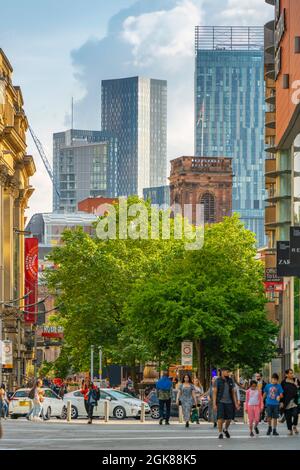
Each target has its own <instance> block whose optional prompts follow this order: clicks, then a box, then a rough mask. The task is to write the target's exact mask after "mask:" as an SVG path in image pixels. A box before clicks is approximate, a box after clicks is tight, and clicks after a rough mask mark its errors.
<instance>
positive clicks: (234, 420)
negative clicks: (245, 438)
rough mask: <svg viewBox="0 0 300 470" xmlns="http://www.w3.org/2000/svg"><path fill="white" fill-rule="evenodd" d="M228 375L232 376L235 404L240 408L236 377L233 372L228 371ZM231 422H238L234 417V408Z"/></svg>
mask: <svg viewBox="0 0 300 470" xmlns="http://www.w3.org/2000/svg"><path fill="white" fill-rule="evenodd" d="M229 377H231V378H232V381H233V383H234V391H235V393H236V399H237V406H238V408H240V407H241V394H240V388H239V386H238V383H237V381H236V379H235V376H234V373H233V372H230V374H229ZM233 422H234V423H237V422H238V421H237V419H236V417H235V410H234V415H233Z"/></svg>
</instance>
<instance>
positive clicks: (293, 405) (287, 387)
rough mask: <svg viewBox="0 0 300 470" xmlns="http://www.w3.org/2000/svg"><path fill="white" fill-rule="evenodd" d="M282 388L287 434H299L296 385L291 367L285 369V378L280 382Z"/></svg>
mask: <svg viewBox="0 0 300 470" xmlns="http://www.w3.org/2000/svg"><path fill="white" fill-rule="evenodd" d="M281 386H282V388H283V399H282V403H283V407H284V414H285V419H286V424H287V428H288V435H289V436H292V435H293V432H294V433H295V434H299V431H298V428H297V425H298V387H297V385H296V381H295V377H294V371H293V369H287V370H286V371H285V379H284V380H283V381H282V382H281Z"/></svg>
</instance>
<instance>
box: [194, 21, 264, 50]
mask: <svg viewBox="0 0 300 470" xmlns="http://www.w3.org/2000/svg"><path fill="white" fill-rule="evenodd" d="M263 48H264V27H263V26H196V29H195V50H196V52H197V51H198V50H220V51H233V50H234V51H240V50H241V51H245V50H251V51H255V50H257V51H261V50H263Z"/></svg>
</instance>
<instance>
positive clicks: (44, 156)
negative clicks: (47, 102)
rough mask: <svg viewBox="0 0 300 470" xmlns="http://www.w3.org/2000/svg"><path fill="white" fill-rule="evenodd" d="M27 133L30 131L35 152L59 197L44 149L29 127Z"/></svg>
mask: <svg viewBox="0 0 300 470" xmlns="http://www.w3.org/2000/svg"><path fill="white" fill-rule="evenodd" d="M29 131H30V134H31V137H32V138H33V141H34V143H35V146H36V148H37V151H38V152H39V155H40V157H41V159H42V160H43V163H44V165H45V168H46V170H47V173H48V175H49V177H50V179H51V181H52V184H53V187H54V189H55V192H56V194H57V195H58V197H60V192H59V189H58V187H57V185H56V184H55V181H54V176H53V171H52V168H51V165H50V163H49V161H48V158H47V157H46V154H45V152H44V149H43V146H42V144H41V142H40V140H39V139H38V138H37V136H36V135H35V133H34V132H33V129H32V128H31V127H30V126H29Z"/></svg>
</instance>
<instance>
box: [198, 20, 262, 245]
mask: <svg viewBox="0 0 300 470" xmlns="http://www.w3.org/2000/svg"><path fill="white" fill-rule="evenodd" d="M195 67H196V68H195V155H196V156H205V157H232V159H233V162H232V167H233V173H234V179H233V201H232V202H233V211H235V212H238V213H239V214H240V215H241V219H242V221H243V222H244V223H245V225H246V227H247V228H248V229H249V230H252V231H253V232H255V233H256V237H257V244H258V246H264V245H265V234H264V200H265V187H264V160H265V152H264V122H265V121H264V119H265V118H264V112H265V101H264V100H265V97H264V30H263V27H231V26H224V27H223V26H217V27H213V26H206V27H205V26H197V27H196V65H195Z"/></svg>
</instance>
